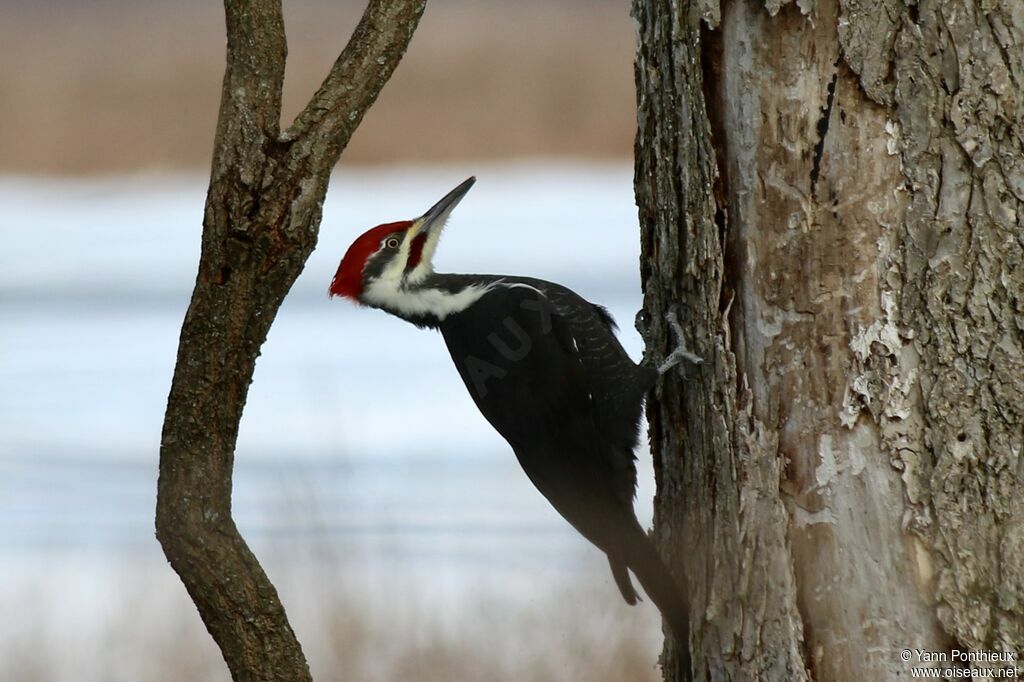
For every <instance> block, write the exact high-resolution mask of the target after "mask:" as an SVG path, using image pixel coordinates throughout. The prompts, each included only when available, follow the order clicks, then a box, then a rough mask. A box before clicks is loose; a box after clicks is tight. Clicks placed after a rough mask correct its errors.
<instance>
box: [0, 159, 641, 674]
mask: <svg viewBox="0 0 1024 682" xmlns="http://www.w3.org/2000/svg"><path fill="white" fill-rule="evenodd" d="M470 174H475V175H477V177H478V182H477V185H476V186H475V187H474V188H473V190H472V191H471V192H470V194H469V195H468V196H467V197H466V199H465V200H463V202H462V203H461V204H460V206H459V207H458V209H457V210H456V212H455V214H454V216H453V218H452V220H451V221H450V222H449V225H448V227H447V229H446V231H445V237H444V239H443V241H442V243H441V246H440V247H439V250H438V254H437V257H436V259H435V260H436V262H435V266H436V268H437V269H438V270H439V271H456V272H460V271H463V272H464V271H469V272H490V273H512V274H521V275H529V276H535V277H540V278H544V279H551V280H555V281H558V282H561V283H563V284H565V285H567V286H569V287H570V288H572V289H574V290H576V291H577V292H578V293H580V294H582V295H583V296H584V297H586V298H588V299H590V300H592V301H595V302H600V303H603V304H605V305H607V306H608V307H609V308H610V310H611V311H612V313H613V314H614V315H615V317H616V319H617V320H618V321H619V323H620V326H621V328H622V331H621V333H620V337H621V339H622V341H623V343H624V345H625V346H626V348H627V350H628V351H629V352H630V353H631V354H632V355H633V356H634V358H638V357H639V355H640V352H641V344H640V339H639V337H638V336H637V334H636V332H635V331H634V330H633V326H632V320H633V316H634V313H635V312H636V310H637V309H638V308H639V307H640V303H641V297H640V288H639V281H638V274H637V270H638V267H637V263H638V258H639V254H638V248H639V247H638V239H637V224H636V222H637V219H636V208H635V205H634V199H633V194H632V169H631V168H630V167H629V165H628V164H626V163H622V164H612V165H594V164H590V165H574V164H569V163H546V164H521V165H514V164H513V165H509V164H499V165H490V166H481V165H477V166H474V167H472V168H470V167H465V168H462V167H449V166H423V167H413V168H406V169H400V170H394V169H392V170H386V171H385V170H365V169H362V170H357V171H340V172H339V173H337V175H336V176H335V177H334V179H333V181H332V184H331V190H330V192H329V194H328V199H327V202H326V204H325V207H324V218H323V224H322V228H321V237H320V244H319V246H318V248H317V250H316V251H315V252H314V254H313V255H312V257H311V258H310V260H309V263H308V265H307V267H306V270H305V272H304V273H303V274H302V276H301V277H300V278H299V280H298V282H297V284H296V286H295V288H294V290H293V291H292V293H291V294H290V295H289V296H288V298H287V299H286V301H285V303H284V305H283V307H282V309H281V312H280V315H279V316H278V318H277V321H276V323H275V325H274V327H273V329H272V330H271V332H270V337H269V339H268V341H267V343H266V345H265V346H264V348H263V354H262V356H261V358H260V359H259V361H258V364H257V368H256V375H255V379H254V383H253V385H252V388H251V391H250V394H249V401H248V404H247V407H246V410H245V415H244V417H243V420H242V425H241V433H240V437H239V444H238V450H237V457H236V476H235V495H234V506H235V517H236V520H237V521H238V524H239V526H240V528H241V530H242V532H243V534H244V535H245V537H246V538H247V540H248V541H249V542H250V544H251V546H252V547H253V549H254V550H255V551H256V553H257V555H258V556H259V557H260V558H261V560H263V561H264V565H265V566H266V567H267V569H268V571H269V572H270V574H271V578H272V579H274V580H275V582H276V583H277V585H278V588H279V589H280V591H281V594H282V598H283V599H284V601H285V605H286V607H287V608H288V610H289V614H290V616H291V617H292V620H293V624H294V625H295V627H296V630H297V631H298V634H299V637H300V640H302V641H303V643H304V646H305V647H306V650H307V653H308V654H309V656H310V659H311V664H312V665H313V668H314V673H315V674H317V675H318V676H319V677H320V678H321V679H331V675H332V674H334V675H337V676H338V677H339V679H340V678H341V677H346V678H352V677H354V678H356V679H383V678H384V677H393V676H396V675H401V674H402V670H401V668H400V667H398V668H396V667H395V666H396V665H398V664H396V663H395V662H394V660H398V659H401V660H402V661H405V663H403V665H405V664H409V665H412V664H410V663H408V661H409V660H413V659H402V658H401V655H399V654H398V653H395V652H392V653H393V654H394V655H393V656H391V658H390V659H389V660H390V662H382V661H383V660H384V659H387V658H388V656H382V655H380V654H381V646H382V645H381V644H379V642H381V641H389V642H391V643H392V644H391V646H397V644H396V643H395V641H396V640H397V641H398V642H399V643H401V642H406V643H408V642H413V643H414V644H415V647H414V648H416V647H418V649H417V650H418V651H419V652H420V654H421V655H420V657H419V658H417V659H415V660H416V661H419V662H420V663H422V661H423V658H422V653H423V650H424V648H426V649H428V650H430V649H432V648H433V649H439V648H444V647H448V645H451V644H452V642H455V643H458V644H461V645H467V644H473V643H482V642H486V641H490V638H499V639H502V640H503V641H504V642H505V644H506V646H505V648H504V649H503V650H502V651H501V652H497V653H495V654H494V656H492V657H491V658H490V659H488V663H487V665H488V666H490V667H491V673H494V672H495V671H494V669H493V666H495V665H499V667H500V666H505V668H504V669H505V670H507V672H508V674H510V675H512V674H516V675H520V676H522V675H527V676H528V677H530V679H574V676H577V675H579V674H583V673H581V672H580V671H581V670H583V668H579V667H578V666H580V665H582V664H583V662H585V661H581V660H574V659H573V658H572V657H570V659H569V660H562V661H557V662H551V664H550V665H551V666H553V668H552V671H547V670H545V671H540V670H539V669H536V668H524V667H523V666H524V665H525V664H524V661H527V660H530V659H531V657H533V656H534V655H535V654H536V652H537V651H539V650H540V649H542V648H543V647H544V646H547V647H548V648H551V647H554V646H561V647H563V648H564V647H565V646H566V645H571V646H573V647H578V648H580V651H579V652H578V653H580V654H581V656H580V657H578V658H580V659H586V658H587V657H591V658H593V657H594V654H593V653H591V650H590V649H587V648H586V647H588V646H590V645H593V644H595V643H596V645H597V646H598V648H600V649H603V650H604V651H602V652H601V654H602V655H608V656H613V655H614V656H616V657H618V658H619V659H621V658H622V656H623V655H625V654H623V653H622V652H625V651H627V650H628V652H633V653H635V655H636V656H637V657H639V658H641V659H643V660H645V661H646V663H645V665H647V666H648V667H649V668H650V671H649V672H650V675H651V676H652V677H653V675H654V671H653V662H654V660H655V659H656V655H657V651H658V648H659V623H658V617H657V613H656V611H655V610H654V608H653V607H651V606H650V605H649V604H643V605H641V606H639V607H636V608H633V609H629V608H628V607H626V606H625V605H624V604H621V599H620V597H619V596H618V594H617V591H616V590H615V587H614V585H613V584H612V581H611V578H610V575H609V574H608V570H607V564H606V562H605V560H604V557H603V555H601V554H600V553H599V552H598V551H597V550H595V549H593V548H591V547H590V546H589V545H588V544H587V543H586V542H585V541H584V540H582V539H580V538H579V537H578V536H577V535H576V534H575V533H574V532H573V531H572V529H571V528H569V526H568V525H567V524H565V523H564V522H563V521H562V520H561V519H560V518H559V517H558V516H557V514H556V513H555V512H554V511H553V510H551V509H550V507H549V506H548V505H547V503H546V502H545V501H544V500H543V498H542V497H541V496H540V494H539V493H537V492H536V491H535V490H534V489H533V488H532V486H531V485H530V483H529V481H528V480H527V479H526V477H525V475H523V474H522V472H521V471H520V469H519V467H518V464H517V463H516V461H515V458H514V456H513V454H512V452H511V451H510V450H509V448H508V446H507V445H506V444H505V443H504V441H502V440H501V439H500V437H499V436H497V435H496V434H495V433H494V432H493V431H492V430H491V429H490V427H489V425H488V424H487V423H486V422H485V421H484V420H483V418H482V417H481V416H480V415H479V413H478V412H477V410H476V408H475V406H474V405H473V403H472V401H471V400H470V398H469V396H468V394H467V393H466V391H465V389H464V387H463V385H462V383H461V381H460V380H459V378H458V376H457V374H456V373H455V371H454V369H453V368H452V367H451V363H450V360H449V359H448V356H447V352H446V350H445V347H444V344H443V341H442V340H441V338H440V336H439V335H437V334H436V333H433V332H427V331H421V330H417V329H415V328H414V327H412V326H411V325H408V324H406V323H403V322H401V321H400V320H397V319H395V318H392V317H390V316H387V315H385V314H383V313H380V312H378V311H373V310H368V309H359V308H357V307H355V306H353V305H351V304H350V303H348V302H346V301H340V300H333V301H332V300H329V299H328V298H327V296H326V289H327V286H328V284H329V282H330V279H331V277H332V275H333V273H334V271H335V268H336V267H337V263H338V260H339V259H340V257H341V255H342V254H343V253H344V251H345V248H346V247H347V246H348V244H349V243H350V242H351V241H352V239H354V238H355V237H356V236H358V234H360V233H361V232H362V231H364V230H366V229H368V228H370V227H372V226H374V225H376V224H378V223H382V222H388V221H392V220H398V219H405V218H411V217H413V216H416V215H419V214H421V213H422V212H423V211H424V210H425V209H426V208H428V207H429V206H431V205H432V204H433V203H434V202H435V201H436V200H437V199H438V198H439V197H441V196H442V195H443V194H445V193H446V192H447V191H448V190H449V189H451V188H452V187H454V186H455V185H456V184H458V183H459V182H460V181H461V180H463V179H464V178H465V177H467V176H468V175H470ZM204 192H205V179H204V178H203V177H202V176H201V175H199V174H195V175H134V176H125V177H123V178H110V177H107V178H101V179H65V180H60V179H40V178H32V179H23V178H19V177H16V176H7V177H0V205H2V206H3V207H4V210H3V212H2V214H0V232H2V235H3V248H2V250H0V612H2V613H4V614H18V617H17V618H11V617H10V616H8V617H6V618H4V619H3V620H2V621H0V680H9V679H10V680H15V679H45V680H51V679H54V680H76V681H78V680H121V679H123V680H142V679H161V680H172V679H226V672H225V671H224V670H223V666H222V665H220V664H218V662H217V652H216V650H215V649H213V646H212V643H210V641H209V639H208V637H207V636H206V635H205V632H204V631H203V630H202V625H201V623H200V622H199V619H198V617H197V616H196V614H195V613H194V608H193V607H192V606H191V604H190V602H189V601H188V599H187V596H186V595H185V592H184V590H183V589H182V587H181V585H180V583H179V582H178V579H177V577H176V576H175V575H174V574H173V572H171V570H170V569H169V567H167V566H166V563H165V561H164V559H163V556H162V554H161V552H160V549H159V546H158V545H157V543H156V541H155V539H154V537H153V507H154V497H155V487H156V474H157V460H158V447H159V435H160V429H161V423H162V415H163V409H164V406H165V402H166V396H167V391H168V388H169V385H170V378H171V373H172V370H173V362H174V357H175V351H176V346H177V336H178V331H179V328H180V323H181V319H182V316H183V314H184V311H185V308H186V306H187V302H188V298H189V295H190V291H191V286H192V282H193V280H194V277H195V270H196V264H197V261H198V253H199V240H200V231H201V225H200V221H201V216H202V206H203V200H204ZM640 472H641V473H640V480H641V483H640V492H639V497H638V503H637V508H638V512H639V515H640V518H641V520H642V521H643V522H644V523H649V519H650V514H651V511H650V510H651V495H652V489H653V482H652V481H651V471H650V464H649V458H648V457H647V456H645V455H644V454H643V453H641V456H640ZM353 612H357V613H358V616H359V617H358V618H355V617H354V616H353ZM339 613H341V614H343V616H344V618H343V619H342V620H344V622H343V623H339V617H340V616H339ZM516 619H519V620H518V621H517V620H516ZM514 622H518V623H519V625H515V624H514ZM523 622H530V623H535V622H542V623H543V624H544V625H543V627H539V628H538V627H534V626H532V625H531V626H530V627H522V623H523ZM375 632H376V633H377V634H374V633H375ZM381 632H386V633H391V635H392V636H391V637H385V636H384V635H382V634H380V633H381ZM581 632H582V633H583V634H582V635H581V634H580V633H581ZM354 633H357V634H354ZM359 633H361V634H359ZM588 633H589V634H588ZM360 637H362V638H364V639H365V641H368V642H375V644H373V645H372V647H371V648H373V649H374V651H375V652H376V653H377V654H378V655H376V656H374V657H363V658H360V659H359V660H358V661H356V662H353V660H354V658H353V655H344V656H343V655H342V654H340V653H339V651H340V650H341V648H339V647H340V645H339V644H338V642H339V641H340V640H344V641H345V642H346V646H347V647H348V650H349V651H350V652H351V651H353V650H357V649H359V648H360V647H359V645H358V644H357V643H353V642H357V641H363V640H359V638H360ZM580 637H583V640H579V638H580ZM587 637H590V638H591V639H589V640H587V639H586V638H587ZM567 638H568V639H567ZM574 638H575V639H574ZM478 640H479V642H478ZM578 640H579V641H578ZM574 642H575V644H573V643H574ZM580 642H583V643H580ZM586 642H590V645H588V644H586ZM610 642H619V644H618V645H616V646H619V647H620V649H621V651H620V649H616V648H615V646H612V645H611V644H609V643H610ZM474 646H475V645H474ZM517 647H518V648H517ZM362 648H364V649H365V648H366V647H362ZM449 648H450V647H449ZM183 651H185V652H188V655H183ZM637 651H639V653H636V652H637ZM40 652H42V654H43V655H40ZM140 652H146V653H145V654H140ZM157 652H163V653H161V654H158V653H157ZM583 652H587V653H586V654H585V655H583ZM616 652H618V653H616ZM402 655H404V654H402ZM631 655H632V654H631ZM161 656H162V657H161ZM396 657H397V659H396ZM598 658H599V656H598ZM495 660H497V661H499V663H495ZM594 660H597V658H595V659H594ZM502 661H503V662H502ZM420 663H417V665H419V664H420ZM448 664H451V662H450V661H449V663H448ZM448 664H446V665H448ZM452 665H454V664H452ZM459 665H468V664H466V663H465V662H464V661H463V662H462V663H460V664H459ZM531 665H534V666H536V665H538V664H537V663H536V662H535V661H534V662H533V663H531ZM190 666H191V667H190ZM345 666H348V667H345ZM352 666H356V667H352ZM381 666H385V667H383V668H382V667H381ZM436 667H438V668H439V669H443V670H447V672H443V671H442V672H439V673H438V675H441V679H443V678H444V676H445V675H448V676H449V677H452V678H454V677H456V676H461V677H459V679H483V677H484V675H483V673H482V671H477V673H478V674H477V675H474V672H473V670H472V669H469V670H464V669H462V668H459V669H446V668H444V666H443V665H440V664H438V666H436ZM531 670H532V671H533V672H530V671H531Z"/></svg>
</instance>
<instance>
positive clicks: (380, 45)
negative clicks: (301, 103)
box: [282, 0, 426, 167]
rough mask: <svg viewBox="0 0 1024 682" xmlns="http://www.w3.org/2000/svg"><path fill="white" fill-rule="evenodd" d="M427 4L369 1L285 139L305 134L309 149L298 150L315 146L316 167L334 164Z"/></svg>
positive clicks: (413, 0) (408, 0)
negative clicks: (346, 43)
mask: <svg viewBox="0 0 1024 682" xmlns="http://www.w3.org/2000/svg"><path fill="white" fill-rule="evenodd" d="M425 7H426V0H371V2H370V3H369V4H368V5H367V7H366V11H365V12H364V13H363V17H362V19H360V21H359V24H358V25H357V26H356V29H355V31H354V32H353V33H352V37H351V39H350V40H349V42H348V45H346V46H345V49H344V51H342V53H341V55H340V56H339V57H338V59H337V61H335V62H334V66H333V67H331V71H330V73H329V74H328V75H327V78H326V79H324V82H323V84H322V85H321V86H320V89H319V90H318V91H317V92H316V94H315V95H314V96H313V98H312V99H311V100H310V102H309V104H307V105H306V108H305V109H303V111H302V113H300V114H299V115H298V116H297V117H296V119H295V121H294V123H292V125H291V127H290V128H288V130H286V131H285V133H284V135H283V136H282V139H283V141H285V142H291V141H296V140H299V139H300V138H303V137H305V138H308V140H309V142H310V143H311V144H312V146H313V149H299V150H297V154H299V155H305V154H306V153H308V152H310V151H314V154H315V156H316V157H317V158H318V160H319V161H320V163H318V164H317V165H318V166H319V165H322V164H324V163H326V165H327V166H328V167H329V166H333V165H334V163H335V162H336V161H337V159H338V156H339V155H340V154H341V150H343V149H344V148H345V146H346V145H347V144H348V141H349V139H350V138H351V136H352V133H353V132H354V131H355V129H356V128H357V127H359V123H360V122H361V121H362V120H363V115H364V114H366V111H367V110H368V109H369V108H370V106H371V105H372V104H373V103H374V102H375V101H376V99H377V95H379V94H380V91H381V88H382V87H383V86H384V83H386V82H387V81H388V79H389V78H390V77H391V74H392V73H393V72H394V70H395V67H396V66H398V62H399V61H401V59H402V56H403V55H404V54H405V50H406V48H407V47H408V46H409V41H410V40H411V39H412V35H413V32H414V31H415V30H416V27H417V25H418V24H419V21H420V17H421V16H422V15H423V10H424V8H425ZM315 150H319V152H320V153H315Z"/></svg>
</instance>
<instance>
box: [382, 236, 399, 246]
mask: <svg viewBox="0 0 1024 682" xmlns="http://www.w3.org/2000/svg"><path fill="white" fill-rule="evenodd" d="M398 244H399V241H398V238H397V237H388V238H387V240H386V241H385V242H384V246H386V247H387V248H389V249H397V248H398Z"/></svg>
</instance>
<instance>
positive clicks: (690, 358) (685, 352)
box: [658, 307, 704, 374]
mask: <svg viewBox="0 0 1024 682" xmlns="http://www.w3.org/2000/svg"><path fill="white" fill-rule="evenodd" d="M665 319H666V320H667V321H668V324H669V327H671V329H672V335H673V336H675V338H676V347H675V349H674V350H673V351H672V352H671V353H669V354H668V357H666V358H665V359H664V361H662V363H661V364H660V365H658V374H664V373H665V372H667V371H669V370H670V369H672V368H673V367H675V366H676V365H678V364H679V363H680V362H683V361H684V360H685V361H686V362H690V363H692V364H694V365H699V364H701V363H703V362H704V358H702V357H701V356H699V355H697V354H696V353H694V352H692V351H690V350H689V349H688V348H687V347H686V343H685V342H684V341H683V325H682V324H680V322H679V314H678V312H677V311H676V309H675V308H674V307H673V309H672V310H669V311H668V312H667V313H665Z"/></svg>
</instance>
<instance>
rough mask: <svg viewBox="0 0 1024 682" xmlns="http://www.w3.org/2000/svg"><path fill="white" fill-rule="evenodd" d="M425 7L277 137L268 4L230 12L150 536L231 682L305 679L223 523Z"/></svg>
mask: <svg viewBox="0 0 1024 682" xmlns="http://www.w3.org/2000/svg"><path fill="white" fill-rule="evenodd" d="M425 2H426V0H391V1H388V0H375V1H373V2H370V3H369V6H368V7H367V9H366V12H365V14H364V16H363V18H362V20H361V21H360V23H359V25H358V26H357V28H356V29H355V32H354V33H353V35H352V38H351V39H350V41H349V43H348V46H347V47H346V48H345V50H344V51H343V52H342V54H341V56H340V57H339V59H338V61H337V62H336V63H335V65H334V67H333V68H332V69H331V72H330V75H329V76H328V77H327V79H326V80H325V81H324V84H323V86H322V87H321V88H320V90H319V92H318V93H317V94H316V95H315V96H314V98H313V100H312V101H311V102H310V104H309V106H308V107H307V108H306V110H305V111H304V112H303V113H302V114H301V115H300V116H299V118H298V119H297V120H296V122H295V123H294V124H293V126H292V127H291V128H290V129H289V130H288V132H287V133H285V134H283V135H282V134H281V133H280V110H281V88H282V83H283V79H284V67H285V57H286V53H287V47H286V42H285V34H284V23H283V20H282V16H281V6H280V2H279V1H276V0H261V1H257V2H243V1H242V0H226V2H225V12H226V18H227V34H228V50H227V69H226V72H225V76H224V87H223V92H222V96H221V107H220V114H219V119H218V123H217V137H216V142H215V148H214V154H213V167H212V171H211V178H210V186H209V190H208V194H207V201H206V209H205V214H204V219H203V237H202V256H201V259H200V263H199V273H198V276H197V278H196V284H195V289H194V291H193V294H192V300H191V303H190V305H189V308H188V312H187V313H186V315H185V320H184V324H183V326H182V330H181V338H180V342H179V347H178V357H177V364H176V366H175V372H174V379H173V382H172V385H171V391H170V395H169V397H168V402H167V412H166V416H165V421H164V428H163V436H162V442H161V448H160V480H159V485H158V495H157V509H156V530H157V537H158V539H159V540H160V543H161V545H162V546H163V549H164V553H165V554H166V555H167V558H168V560H169V561H170V563H171V566H172V567H173V568H174V570H175V571H176V572H177V573H178V575H179V576H180V577H181V580H182V582H183V583H184V584H185V587H186V589H187V590H188V592H189V595H190V596H191V597H192V600H193V601H194V602H195V604H196V606H197V608H198V609H199V613H200V615H201V616H202V619H203V622H204V623H205V624H206V627H207V629H208V630H209V631H210V634H211V635H212V636H213V638H214V639H215V640H216V642H217V644H218V646H219V647H220V649H221V652H222V653H223V655H224V659H225V661H226V662H227V664H228V667H229V668H230V670H231V674H232V676H233V678H234V679H236V680H288V681H294V680H308V679H310V674H309V668H308V666H307V664H306V660H305V657H304V656H303V653H302V649H301V646H300V645H299V642H298V640H297V639H296V637H295V634H294V633H293V631H292V629H291V626H290V625H289V623H288V620H287V617H286V615H285V611H284V608H283V607H282V605H281V602H280V600H279V598H278V596H277V592H276V591H275V589H274V586H273V585H272V584H271V582H270V580H269V579H268V578H267V576H266V574H265V573H264V572H263V569H262V568H261V567H260V564H259V562H258V561H257V560H256V557H255V556H254V555H253V554H252V552H251V551H250V550H249V548H248V546H247V545H246V543H245V541H244V540H243V538H242V536H241V535H240V534H239V532H238V529H237V528H236V526H235V523H234V520H233V519H232V516H231V479H232V468H233V462H234V449H235V442H236V439H237V436H238V425H239V421H240V419H241V416H242V410H243V408H244V406H245V399H246V395H247V393H248V388H249V384H250V382H251V381H252V375H253V370H254V368H255V363H256V358H257V356H258V355H259V352H260V347H261V346H262V344H263V342H264V340H265V339H266V336H267V332H268V331H269V329H270V326H271V324H272V323H273V320H274V317H275V315H276V314H277V310H278V308H279V307H280V305H281V302H282V301H283V299H284V297H285V295H286V294H287V293H288V291H289V289H290V288H291V286H292V284H293V283H294V281H295V279H296V278H297V277H298V275H299V273H300V272H301V271H302V268H303V266H304V265H305V262H306V259H307V258H308V257H309V254H310V253H311V252H312V250H313V248H314V247H315V245H316V240H317V234H318V231H319V224H320V216H321V206H322V204H323V200H324V196H325V194H326V191H327V183H328V179H329V175H330V171H331V169H332V167H333V166H334V164H335V163H336V161H337V159H338V157H339V155H340V154H341V151H342V150H343V149H344V148H345V145H346V144H347V143H348V140H349V138H350V137H351V135H352V133H353V132H354V131H355V129H356V127H357V126H358V125H359V122H360V121H361V120H362V117H363V115H364V114H365V112H366V110H367V109H368V108H369V107H370V106H371V105H372V104H373V102H374V100H375V99H376V97H377V95H378V93H379V92H380V90H381V88H382V87H383V86H384V84H385V83H386V82H387V80H388V78H389V77H390V75H391V73H392V72H393V70H394V69H395V67H396V66H397V64H398V62H399V60H400V59H401V57H402V55H403V54H404V52H405V49H406V47H407V46H408V44H409V41H410V39H411V38H412V34H413V32H414V31H415V29H416V26H417V24H418V21H419V18H420V16H421V15H422V12H423V9H424V6H425Z"/></svg>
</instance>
